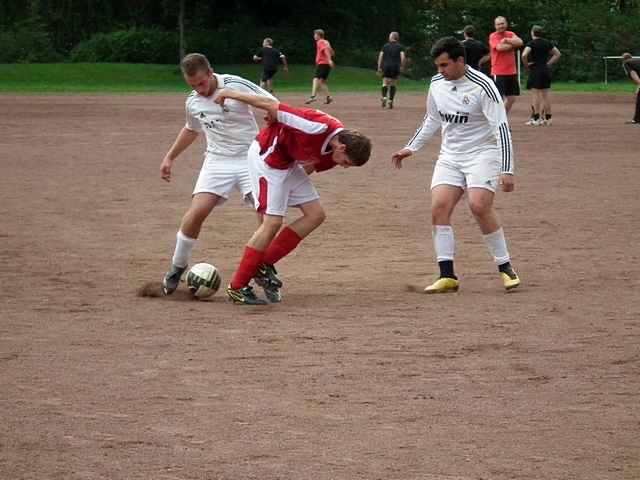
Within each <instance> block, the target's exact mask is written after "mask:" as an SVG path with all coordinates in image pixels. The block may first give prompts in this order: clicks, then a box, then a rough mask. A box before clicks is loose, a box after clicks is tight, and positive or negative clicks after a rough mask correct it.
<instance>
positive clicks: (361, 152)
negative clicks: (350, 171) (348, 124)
mask: <svg viewBox="0 0 640 480" xmlns="http://www.w3.org/2000/svg"><path fill="white" fill-rule="evenodd" d="M338 141H339V142H340V143H342V144H344V145H345V146H346V149H345V153H346V154H347V156H348V157H349V160H351V162H353V165H354V166H356V167H361V166H362V165H364V164H365V163H367V160H369V157H370V156H371V140H369V138H367V137H365V136H364V135H363V134H362V133H360V132H359V131H357V130H342V131H341V132H340V133H338Z"/></svg>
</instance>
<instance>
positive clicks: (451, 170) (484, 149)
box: [391, 37, 520, 293]
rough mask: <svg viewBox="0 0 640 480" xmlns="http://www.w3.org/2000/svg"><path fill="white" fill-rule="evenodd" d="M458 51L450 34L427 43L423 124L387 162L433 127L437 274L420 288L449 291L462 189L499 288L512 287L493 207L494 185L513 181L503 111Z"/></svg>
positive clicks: (514, 278)
mask: <svg viewBox="0 0 640 480" xmlns="http://www.w3.org/2000/svg"><path fill="white" fill-rule="evenodd" d="M464 53H465V51H464V46H463V45H462V43H461V42H459V41H458V40H456V39H455V38H453V37H448V38H442V39H440V40H438V41H437V42H436V43H435V45H434V46H433V48H432V49H431V56H432V57H433V58H434V61H435V64H436V67H437V68H438V74H437V75H435V76H434V77H433V78H432V79H431V86H430V87H429V93H428V96H427V114H426V116H425V119H424V122H423V124H422V125H421V126H420V128H418V131H417V132H416V134H415V135H414V136H413V137H412V138H411V140H409V143H408V144H407V146H406V147H404V148H403V149H401V150H399V151H398V152H396V153H394V154H393V156H392V158H391V161H392V163H393V165H394V166H395V167H396V168H401V167H402V161H403V160H404V159H405V158H407V157H409V156H411V155H413V154H414V153H415V152H417V151H418V150H420V149H421V148H422V147H423V146H424V144H425V142H426V141H427V139H428V138H430V137H431V136H433V135H434V134H435V133H436V132H437V131H438V130H441V133H442V144H441V147H440V155H439V156H438V161H437V162H436V165H435V168H434V170H433V178H432V179H431V220H432V224H433V230H432V234H433V244H434V247H435V252H436V257H437V260H438V266H439V267H440V277H439V278H438V279H437V280H436V281H435V282H434V283H433V284H431V285H429V286H427V287H426V288H425V289H424V291H425V293H446V292H455V291H457V290H458V288H459V285H460V282H459V281H458V277H456V275H455V273H454V269H453V258H454V252H455V240H454V236H453V228H452V227H451V216H452V214H453V210H454V208H455V207H456V205H457V204H458V202H459V201H460V199H461V198H462V195H463V194H464V193H465V191H466V193H467V199H468V203H469V209H470V210H471V213H472V214H473V216H474V217H475V219H476V222H477V223H478V225H479V226H480V230H481V231H482V234H483V238H484V241H485V244H486V245H487V249H488V250H489V253H490V254H491V257H492V258H493V259H494V262H495V263H496V265H497V266H498V271H499V273H500V277H501V278H502V282H503V284H504V287H505V288H506V289H507V290H511V289H512V288H516V287H517V286H518V285H520V279H519V278H518V275H516V272H515V271H514V270H513V268H512V266H511V258H510V256H509V252H508V250H507V242H506V240H505V236H504V231H503V230H502V226H501V225H500V221H499V220H498V217H497V216H496V214H495V212H494V210H493V198H494V196H495V191H496V189H497V188H498V186H501V187H502V191H504V192H511V191H512V190H513V189H514V186H515V181H514V175H513V152H512V148H511V134H510V133H509V124H508V122H507V114H506V112H505V109H504V104H503V103H502V99H501V98H500V94H499V93H498V90H497V89H496V87H495V85H494V84H493V83H492V82H491V80H490V79H489V78H488V77H487V76H486V75H484V74H483V73H480V72H479V71H477V70H474V69H473V68H471V67H469V66H467V65H465V56H464Z"/></svg>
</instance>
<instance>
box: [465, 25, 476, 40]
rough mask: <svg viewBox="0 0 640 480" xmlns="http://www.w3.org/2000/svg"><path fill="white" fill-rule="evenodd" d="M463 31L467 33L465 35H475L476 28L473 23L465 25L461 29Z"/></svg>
mask: <svg viewBox="0 0 640 480" xmlns="http://www.w3.org/2000/svg"><path fill="white" fill-rule="evenodd" d="M462 32H463V33H465V34H466V35H467V37H472V38H473V37H475V36H476V28H475V27H474V26H473V25H467V26H466V27H464V29H463V30H462Z"/></svg>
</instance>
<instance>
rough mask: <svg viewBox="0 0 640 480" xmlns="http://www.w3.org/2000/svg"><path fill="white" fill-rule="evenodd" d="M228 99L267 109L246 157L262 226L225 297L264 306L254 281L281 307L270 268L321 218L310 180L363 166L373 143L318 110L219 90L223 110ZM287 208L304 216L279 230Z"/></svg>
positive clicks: (274, 275)
mask: <svg viewBox="0 0 640 480" xmlns="http://www.w3.org/2000/svg"><path fill="white" fill-rule="evenodd" d="M227 98H229V99H233V100H237V101H240V102H244V103H246V104H248V105H251V106H253V107H256V108H259V109H262V110H265V111H266V112H267V117H268V118H269V119H270V122H269V123H268V125H267V126H265V127H264V128H263V129H262V130H260V132H259V133H258V136H257V137H256V140H255V141H254V142H253V143H252V144H251V147H250V148H249V153H248V162H249V175H250V177H251V183H252V189H253V192H254V194H253V195H254V201H255V207H256V210H257V211H258V212H259V213H261V214H262V224H261V225H260V227H258V230H256V232H255V233H254V234H253V236H252V237H251V239H250V240H249V242H248V243H247V246H246V248H245V250H244V255H243V257H242V260H241V261H240V265H239V266H238V269H237V270H236V272H235V274H234V275H233V278H232V279H231V283H230V284H229V286H228V287H227V294H228V295H229V298H230V299H231V300H232V301H233V302H234V303H243V304H249V305H261V304H265V303H267V302H265V301H264V300H262V299H261V298H258V297H257V296H256V295H255V293H254V292H253V290H252V288H251V287H250V286H249V282H250V281H251V279H252V278H254V279H255V281H256V283H257V284H258V285H260V286H261V287H262V288H263V289H264V292H265V295H266V296H267V298H268V300H269V301H270V302H272V303H273V302H279V301H280V300H281V295H280V288H281V287H282V282H281V281H280V280H279V279H278V277H277V276H276V273H277V272H276V271H275V268H274V267H273V265H274V264H275V263H276V262H277V261H278V260H280V259H281V258H283V257H285V256H286V255H287V254H289V253H290V252H291V251H292V250H293V249H294V248H296V247H297V246H298V244H299V243H300V241H301V240H302V239H303V238H305V237H306V236H307V235H309V234H310V233H311V232H312V231H314V230H315V229H316V228H318V227H319V226H320V224H322V222H323V221H324V219H325V213H324V210H323V208H322V205H320V200H319V196H318V192H317V191H316V189H315V187H314V186H313V184H312V183H311V180H310V178H309V176H308V175H309V174H310V173H312V172H322V171H325V170H329V169H331V168H333V167H335V166H336V165H340V166H341V167H343V168H348V167H351V166H361V165H364V164H365V163H366V162H367V160H369V156H370V155H371V141H370V140H369V139H368V138H367V137H365V136H364V135H362V134H361V133H360V132H358V131H355V130H346V129H345V128H344V126H343V125H342V122H340V120H338V119H337V118H335V117H332V116H331V115H328V114H326V113H324V112H321V111H319V110H315V109H311V108H293V107H290V106H288V105H285V104H283V103H280V102H278V101H277V100H274V99H266V97H261V96H259V95H252V94H245V93H241V92H239V91H234V90H226V89H223V90H221V91H220V93H219V94H218V96H217V98H216V102H217V103H219V104H221V105H222V104H224V101H225V99H227ZM265 100H267V101H265ZM289 206H292V207H297V208H299V209H300V211H301V212H302V216H301V217H299V218H297V219H296V220H295V221H294V222H292V223H290V224H289V225H287V226H285V227H284V228H282V229H281V227H282V224H283V219H284V216H285V214H286V211H287V207H289ZM278 232H279V233H278Z"/></svg>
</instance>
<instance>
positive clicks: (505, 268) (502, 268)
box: [498, 262, 511, 273]
mask: <svg viewBox="0 0 640 480" xmlns="http://www.w3.org/2000/svg"><path fill="white" fill-rule="evenodd" d="M498 270H499V271H500V272H502V273H508V272H509V271H510V270H511V262H505V263H503V264H502V265H498Z"/></svg>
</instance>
